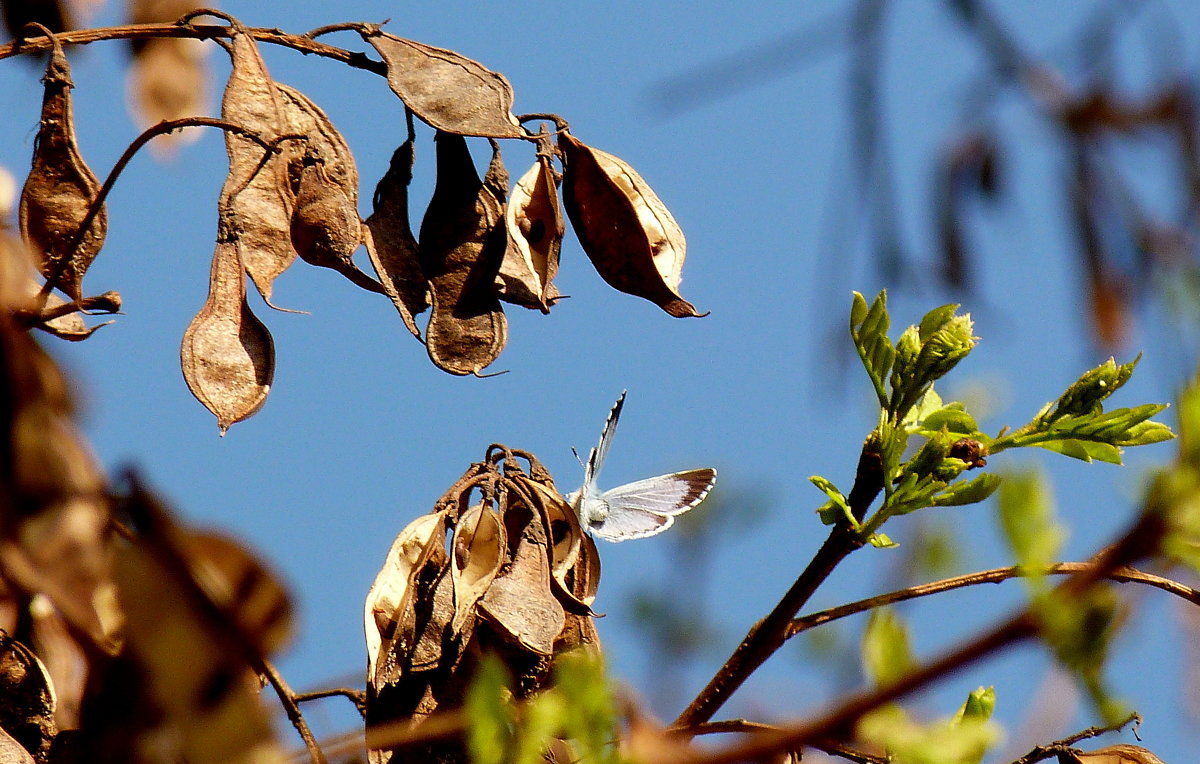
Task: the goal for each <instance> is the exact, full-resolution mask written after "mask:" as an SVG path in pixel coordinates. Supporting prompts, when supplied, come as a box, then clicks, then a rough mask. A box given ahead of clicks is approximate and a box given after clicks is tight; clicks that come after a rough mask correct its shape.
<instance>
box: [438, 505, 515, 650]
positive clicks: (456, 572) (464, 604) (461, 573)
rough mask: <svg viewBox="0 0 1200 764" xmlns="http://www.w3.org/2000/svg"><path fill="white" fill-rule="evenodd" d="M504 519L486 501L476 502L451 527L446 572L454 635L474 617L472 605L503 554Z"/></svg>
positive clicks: (486, 586) (485, 590) (504, 551)
mask: <svg viewBox="0 0 1200 764" xmlns="http://www.w3.org/2000/svg"><path fill="white" fill-rule="evenodd" d="M507 544H508V541H507V539H505V536H504V523H502V522H500V516H499V515H497V514H496V513H495V512H493V511H492V508H491V507H490V506H489V505H487V504H482V503H481V504H477V505H475V506H474V507H472V508H471V509H470V510H469V511H468V512H467V513H466V514H465V515H463V516H462V518H461V519H459V521H458V524H457V525H456V526H455V527H454V542H453V544H452V549H453V553H452V554H451V557H450V560H451V565H450V576H451V580H452V581H453V583H454V620H453V621H452V622H451V623H450V633H451V634H452V635H454V636H458V635H459V634H460V633H462V631H463V629H464V627H466V626H467V625H468V624H469V623H470V622H471V621H473V620H474V618H475V605H476V604H478V603H479V600H480V599H481V598H482V597H483V595H484V594H485V593H486V592H487V590H488V587H489V586H491V585H492V581H493V580H494V579H495V578H496V574H497V573H499V572H500V566H501V565H503V564H504V562H505V557H506V556H507V551H508V550H507Z"/></svg>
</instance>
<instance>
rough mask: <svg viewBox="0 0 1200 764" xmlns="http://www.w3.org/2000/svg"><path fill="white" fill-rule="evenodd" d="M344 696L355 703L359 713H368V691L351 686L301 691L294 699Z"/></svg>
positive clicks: (301, 701)
mask: <svg viewBox="0 0 1200 764" xmlns="http://www.w3.org/2000/svg"><path fill="white" fill-rule="evenodd" d="M338 696H341V697H344V698H346V699H347V700H349V701H350V702H351V703H353V704H354V707H355V708H357V709H358V713H359V714H362V715H364V716H365V715H366V708H367V693H366V691H365V690H354V689H351V688H349V687H336V688H334V689H331V690H313V691H312V692H301V693H297V694H296V695H294V696H293V700H295V701H296V702H297V703H307V702H308V701H310V700H320V699H321V698H334V697H338Z"/></svg>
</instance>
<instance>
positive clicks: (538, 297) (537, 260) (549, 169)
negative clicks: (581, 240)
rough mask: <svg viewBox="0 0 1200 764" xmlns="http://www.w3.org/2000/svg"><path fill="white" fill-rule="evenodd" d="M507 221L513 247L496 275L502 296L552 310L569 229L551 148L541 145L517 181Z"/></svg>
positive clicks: (523, 304) (506, 210)
mask: <svg viewBox="0 0 1200 764" xmlns="http://www.w3.org/2000/svg"><path fill="white" fill-rule="evenodd" d="M504 224H505V226H506V227H507V228H508V249H507V250H506V251H505V253H504V262H503V263H501V265H500V274H499V275H498V276H497V278H496V288H497V292H498V294H499V296H500V299H501V300H504V301H505V302H511V303H513V304H516V305H522V306H524V307H527V308H536V309H538V310H540V311H542V312H543V313H549V312H550V306H551V305H553V304H554V302H555V301H556V300H557V299H558V298H559V296H560V295H559V293H558V289H557V288H556V287H555V286H554V283H553V282H554V276H555V274H557V273H558V258H559V253H560V252H561V250H562V239H563V230H564V226H563V213H562V208H561V207H560V206H559V204H558V181H557V178H556V177H555V175H554V167H553V165H552V163H551V159H550V154H549V152H543V151H540V150H539V152H538V157H537V161H536V162H535V163H534V165H533V167H530V168H529V171H528V172H526V173H525V174H524V175H522V176H521V179H520V180H518V181H517V184H516V185H515V186H513V190H512V194H511V195H510V196H509V199H508V206H507V208H506V209H505V214H504Z"/></svg>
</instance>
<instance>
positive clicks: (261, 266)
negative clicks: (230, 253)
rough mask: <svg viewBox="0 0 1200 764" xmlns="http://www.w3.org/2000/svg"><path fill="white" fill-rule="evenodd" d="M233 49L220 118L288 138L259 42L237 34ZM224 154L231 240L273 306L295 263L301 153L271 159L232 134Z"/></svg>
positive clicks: (224, 202) (224, 205)
mask: <svg viewBox="0 0 1200 764" xmlns="http://www.w3.org/2000/svg"><path fill="white" fill-rule="evenodd" d="M229 50H230V57H231V59H232V62H233V69H232V71H230V73H229V82H228V84H227V85H226V86H225V94H224V96H223V98H222V100H221V117H222V118H223V119H225V120H226V121H228V122H232V123H234V124H236V125H241V126H243V127H246V128H249V129H251V130H254V131H256V132H257V133H258V134H259V135H261V136H262V137H263V138H266V139H268V140H270V139H273V138H275V137H277V136H279V135H284V134H286V132H287V131H286V129H285V125H286V123H285V121H284V119H283V113H282V110H281V108H282V107H281V106H280V100H281V99H280V95H279V91H278V88H277V87H276V85H275V83H274V82H273V81H272V80H271V76H270V75H269V74H268V73H267V67H266V64H264V63H263V60H262V56H261V55H259V52H258V45H257V43H255V41H254V38H253V37H251V36H250V35H248V34H245V33H244V32H241V31H235V33H234V34H233V37H232V38H231V39H230V44H229ZM225 150H226V152H227V153H228V154H229V177H228V178H227V179H226V181H225V186H224V187H223V188H222V189H221V199H220V202H219V203H218V206H219V207H220V208H221V210H222V215H223V216H224V217H225V219H226V220H227V221H228V223H227V225H228V229H229V232H228V235H229V237H230V238H231V239H232V240H234V241H235V242H236V246H237V254H238V259H239V260H241V263H242V267H243V268H245V269H246V273H247V274H249V276H250V278H251V280H253V281H254V286H255V287H257V288H258V291H259V293H260V294H262V296H263V299H264V300H266V301H267V303H268V304H270V300H271V285H272V284H273V283H274V281H275V279H276V278H277V277H278V276H279V274H281V273H283V272H284V271H285V270H287V268H288V266H290V265H291V264H292V261H294V260H295V259H296V251H295V250H294V249H293V248H292V237H291V219H292V204H293V196H294V194H293V190H292V187H291V183H290V180H289V177H288V167H289V165H290V164H291V163H292V162H294V161H295V158H296V156H297V152H296V150H295V148H294V147H292V146H289V145H284V146H283V147H281V148H280V150H279V151H278V152H276V153H273V154H272V155H271V156H269V157H268V156H265V152H264V150H263V147H262V146H260V145H259V144H257V143H255V142H254V141H252V140H250V139H249V138H245V137H243V136H240V135H237V134H236V133H232V132H230V131H228V130H227V131H225Z"/></svg>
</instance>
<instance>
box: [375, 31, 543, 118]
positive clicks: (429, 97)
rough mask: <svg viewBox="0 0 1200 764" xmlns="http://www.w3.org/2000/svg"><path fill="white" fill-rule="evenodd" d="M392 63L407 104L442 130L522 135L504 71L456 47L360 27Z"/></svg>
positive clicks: (397, 89)
mask: <svg viewBox="0 0 1200 764" xmlns="http://www.w3.org/2000/svg"><path fill="white" fill-rule="evenodd" d="M360 31H361V33H362V36H363V39H364V40H366V41H367V42H369V43H370V44H371V45H373V46H374V47H375V50H377V51H379V55H380V56H382V57H383V61H384V63H386V64H387V68H388V84H389V85H390V86H391V88H392V91H393V92H394V93H395V94H396V95H398V96H400V100H402V101H404V105H405V106H407V107H408V108H409V109H411V110H412V112H413V113H414V114H416V115H417V116H418V117H420V118H421V119H422V120H423V121H424V122H426V123H427V124H429V125H431V126H432V127H434V128H436V129H437V130H439V131H441V132H446V133H456V134H458V135H478V136H484V137H490V138H524V137H525V131H524V130H522V129H521V125H520V123H519V122H517V118H516V117H514V116H513V113H512V104H513V91H512V86H511V85H509V84H508V80H507V79H505V78H504V75H502V74H499V73H498V72H493V71H492V70H490V69H488V68H487V67H485V66H484V65H483V64H481V63H479V62H478V61H473V60H471V59H469V58H466V57H465V56H460V55H459V54H457V53H455V52H454V51H452V50H446V49H444V48H435V47H433V46H432V45H425V44H424V43H419V42H415V41H413V40H405V39H402V38H400V37H395V36H393V35H390V34H387V33H385V32H381V31H379V28H378V27H373V28H364V29H362V30H360Z"/></svg>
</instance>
